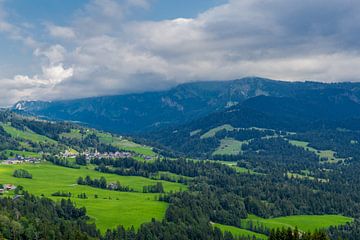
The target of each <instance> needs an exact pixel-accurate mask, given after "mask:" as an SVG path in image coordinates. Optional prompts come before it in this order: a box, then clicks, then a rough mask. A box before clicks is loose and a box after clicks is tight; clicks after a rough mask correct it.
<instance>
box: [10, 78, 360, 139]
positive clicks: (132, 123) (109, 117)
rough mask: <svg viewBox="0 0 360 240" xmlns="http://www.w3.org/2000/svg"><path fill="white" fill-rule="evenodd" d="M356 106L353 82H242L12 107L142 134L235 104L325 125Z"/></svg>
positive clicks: (359, 98)
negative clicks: (317, 120)
mask: <svg viewBox="0 0 360 240" xmlns="http://www.w3.org/2000/svg"><path fill="white" fill-rule="evenodd" d="M256 97H259V98H256ZM359 103H360V84H358V83H337V84H325V83H316V82H294V83H293V82H283V81H274V80H269V79H263V78H244V79H239V80H233V81H213V82H196V83H188V84H182V85H179V86H177V87H175V88H173V89H170V90H168V91H161V92H147V93H138V94H127V95H117V96H106V97H94V98H86V99H78V100H67V101H54V102H38V101H35V102H34V101H33V102H24V101H23V102H19V103H17V104H15V105H14V107H13V108H14V109H16V110H18V111H20V112H22V113H27V114H32V115H37V116H41V117H45V118H48V119H59V120H71V121H79V122H82V123H84V124H87V125H89V126H91V127H96V128H100V129H103V130H107V131H112V132H116V133H141V132H144V131H147V132H150V131H153V130H155V129H160V128H163V127H166V126H174V125H177V124H183V123H186V122H191V121H193V120H195V119H198V118H202V117H205V116H207V115H209V114H211V113H214V112H221V111H226V110H227V109H231V108H232V107H233V106H235V105H239V104H240V105H242V106H245V107H247V108H250V109H257V110H258V109H262V112H264V113H267V112H268V111H270V112H269V113H270V114H273V115H279V114H280V116H285V115H290V117H297V116H299V117H301V118H305V119H309V118H316V119H323V120H324V119H343V118H345V117H346V118H348V117H358V116H360V105H359ZM269 106H270V107H269Z"/></svg>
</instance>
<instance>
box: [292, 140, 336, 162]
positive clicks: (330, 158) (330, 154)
mask: <svg viewBox="0 0 360 240" xmlns="http://www.w3.org/2000/svg"><path fill="white" fill-rule="evenodd" d="M289 143H290V144H292V145H294V146H297V147H302V148H304V149H305V150H307V151H310V152H313V153H315V154H316V155H318V156H319V158H320V159H327V161H325V162H328V163H337V162H339V161H341V160H343V159H342V158H337V157H335V154H336V152H334V151H332V150H317V149H315V148H312V147H309V143H308V142H303V141H297V140H290V141H289Z"/></svg>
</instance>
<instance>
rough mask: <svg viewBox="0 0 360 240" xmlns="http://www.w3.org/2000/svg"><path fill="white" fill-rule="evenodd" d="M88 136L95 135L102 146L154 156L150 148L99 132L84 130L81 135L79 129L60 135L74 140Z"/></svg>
mask: <svg viewBox="0 0 360 240" xmlns="http://www.w3.org/2000/svg"><path fill="white" fill-rule="evenodd" d="M89 134H95V135H96V136H97V137H98V138H99V140H100V142H102V143H104V144H110V145H113V146H115V147H118V148H120V149H123V150H126V151H132V152H135V153H138V154H141V155H146V156H152V157H154V156H155V155H156V154H155V153H154V152H153V150H152V148H151V147H148V146H143V145H140V144H137V143H134V142H132V141H130V140H127V139H125V138H122V137H118V136H114V135H112V134H110V133H106V132H101V131H97V130H89V129H87V130H85V132H84V133H83V134H82V133H81V132H80V129H72V130H71V132H69V133H63V134H61V136H62V137H66V138H74V139H82V138H84V137H86V136H87V135H89Z"/></svg>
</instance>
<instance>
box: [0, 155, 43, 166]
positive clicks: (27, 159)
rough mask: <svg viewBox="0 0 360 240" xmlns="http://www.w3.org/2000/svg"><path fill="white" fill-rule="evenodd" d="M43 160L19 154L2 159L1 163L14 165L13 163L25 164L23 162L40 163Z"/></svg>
mask: <svg viewBox="0 0 360 240" xmlns="http://www.w3.org/2000/svg"><path fill="white" fill-rule="evenodd" d="M40 161H41V160H40V159H38V158H35V157H23V156H20V155H17V156H16V157H13V158H9V159H7V160H4V161H1V164H5V165H13V164H23V163H33V164H35V163H39V162H40Z"/></svg>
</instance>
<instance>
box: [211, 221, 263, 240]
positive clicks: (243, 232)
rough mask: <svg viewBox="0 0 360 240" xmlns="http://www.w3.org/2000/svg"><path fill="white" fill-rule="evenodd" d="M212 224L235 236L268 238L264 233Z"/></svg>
mask: <svg viewBox="0 0 360 240" xmlns="http://www.w3.org/2000/svg"><path fill="white" fill-rule="evenodd" d="M213 226H214V227H218V228H219V229H221V231H222V232H225V231H226V232H230V233H231V234H232V235H233V236H235V237H239V236H241V237H249V238H250V239H252V238H253V237H254V236H255V237H256V239H262V240H266V239H268V237H267V236H266V235H264V234H259V233H256V232H252V231H249V230H246V229H242V228H237V227H233V226H228V225H223V224H218V223H214V224H213Z"/></svg>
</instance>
